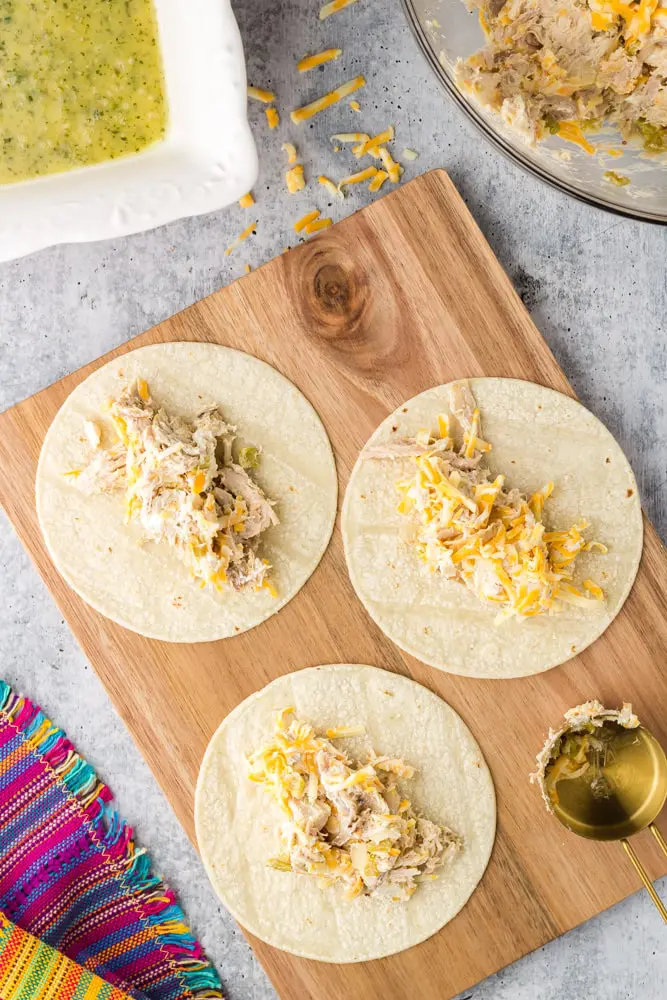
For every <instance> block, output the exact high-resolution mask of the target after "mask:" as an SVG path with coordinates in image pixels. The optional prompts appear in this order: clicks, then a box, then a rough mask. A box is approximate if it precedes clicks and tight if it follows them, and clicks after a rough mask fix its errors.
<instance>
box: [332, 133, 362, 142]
mask: <svg viewBox="0 0 667 1000" xmlns="http://www.w3.org/2000/svg"><path fill="white" fill-rule="evenodd" d="M329 138H330V140H331V142H363V143H366V142H368V140H369V139H370V136H369V135H368V133H367V132H336V134H335V135H331V136H329Z"/></svg>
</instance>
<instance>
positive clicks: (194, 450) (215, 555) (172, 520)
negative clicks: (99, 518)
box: [68, 379, 278, 593]
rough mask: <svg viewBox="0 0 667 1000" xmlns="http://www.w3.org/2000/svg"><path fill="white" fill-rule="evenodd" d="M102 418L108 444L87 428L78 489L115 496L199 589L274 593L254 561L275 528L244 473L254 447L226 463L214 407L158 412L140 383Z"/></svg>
mask: <svg viewBox="0 0 667 1000" xmlns="http://www.w3.org/2000/svg"><path fill="white" fill-rule="evenodd" d="M110 414H111V418H112V420H113V424H114V427H115V430H116V433H117V440H116V441H114V442H113V443H112V444H111V445H110V446H109V447H104V446H103V445H102V431H101V429H100V427H99V426H98V425H97V424H96V423H94V422H93V421H87V422H86V427H85V430H86V436H87V438H88V440H89V442H90V445H91V454H90V458H89V461H88V462H87V464H86V465H85V466H84V467H83V468H82V469H76V470H73V471H72V472H70V473H68V475H71V476H74V477H75V478H76V482H77V485H78V487H79V488H80V489H81V490H83V491H84V492H86V493H91V494H92V493H99V492H108V493H114V492H123V493H124V495H125V511H126V519H127V520H128V521H129V520H130V519H136V520H138V521H139V523H140V525H141V527H142V529H143V533H144V537H145V538H146V540H148V541H153V542H161V541H162V542H167V543H168V544H169V545H170V546H172V547H173V548H174V550H175V551H176V552H177V554H178V556H179V558H180V559H182V560H183V562H184V563H185V565H186V566H187V567H188V569H189V570H190V573H191V575H192V576H193V577H194V578H195V579H196V580H198V581H199V584H200V586H202V587H204V586H210V587H213V588H215V589H216V590H222V589H223V588H224V587H225V586H228V585H230V586H232V587H233V588H234V589H235V590H242V589H244V588H246V587H248V588H251V589H255V590H258V589H260V588H262V587H265V588H267V589H269V590H270V591H271V592H272V593H275V592H274V590H273V586H272V584H271V583H270V581H269V579H268V572H269V570H270V566H269V564H268V562H267V561H266V560H264V559H262V558H260V556H259V555H258V545H259V542H260V538H261V536H262V535H263V534H264V533H265V532H266V530H267V529H268V528H270V527H271V526H272V525H274V524H277V523H278V518H277V516H276V514H275V512H274V510H273V501H271V500H269V499H268V498H267V497H266V496H265V494H264V492H263V491H262V489H261V488H260V487H259V486H258V484H257V483H256V482H255V481H254V480H253V478H252V477H251V475H250V472H251V471H252V469H253V468H255V467H256V466H257V465H258V464H259V449H258V448H252V447H246V448H242V449H241V450H240V452H239V454H238V457H237V459H235V458H234V440H235V434H236V428H235V427H233V426H231V425H230V424H228V423H227V422H226V421H225V419H224V416H223V414H222V412H221V410H220V409H219V408H218V407H217V406H208V407H206V408H205V409H203V410H202V411H201V412H200V413H198V414H197V415H196V416H195V418H194V419H193V420H192V421H188V420H183V419H182V418H180V417H177V416H174V415H173V414H169V413H167V412H166V411H165V410H164V409H163V408H161V407H160V406H158V404H157V403H156V402H155V400H154V399H153V397H152V396H151V393H150V390H149V387H148V385H147V383H146V382H145V381H144V380H143V379H137V380H136V381H135V382H134V383H132V384H131V385H128V386H127V387H126V388H125V389H124V390H123V391H122V392H121V393H120V395H119V396H118V398H117V399H115V400H113V401H112V403H111V405H110Z"/></svg>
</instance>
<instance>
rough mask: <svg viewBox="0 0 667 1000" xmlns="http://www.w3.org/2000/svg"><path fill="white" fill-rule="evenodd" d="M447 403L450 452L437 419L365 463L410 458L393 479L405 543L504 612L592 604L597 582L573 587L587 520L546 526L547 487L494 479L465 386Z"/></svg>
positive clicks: (371, 451) (526, 614) (587, 544)
mask: <svg viewBox="0 0 667 1000" xmlns="http://www.w3.org/2000/svg"><path fill="white" fill-rule="evenodd" d="M450 409H451V412H452V414H453V415H454V417H455V418H456V420H457V422H458V423H459V425H460V427H461V428H462V429H463V442H462V444H461V446H460V447H459V448H458V449H456V447H455V444H454V439H453V437H452V431H451V428H450V418H449V417H448V416H446V415H441V416H439V417H438V424H439V431H438V435H434V434H433V433H432V432H431V431H429V430H422V431H419V433H418V434H417V435H416V437H415V438H413V439H396V440H392V441H389V442H387V443H386V444H381V445H376V446H371V447H368V448H367V449H366V450H365V452H364V455H365V457H366V458H367V459H393V460H396V459H409V460H410V461H411V462H412V463H413V465H414V467H415V469H414V472H413V473H412V474H411V475H410V476H409V477H408V478H406V479H403V480H401V481H399V482H398V484H397V489H398V492H399V494H400V496H401V500H400V503H399V505H398V511H399V513H400V514H403V515H405V517H406V518H408V519H409V521H410V522H411V526H412V527H411V529H410V531H409V533H408V534H409V536H410V537H409V541H410V542H411V543H412V544H414V546H415V547H416V550H417V554H418V556H419V557H420V558H421V559H422V560H423V561H424V562H425V563H426V564H427V565H428V566H429V567H430V569H431V570H433V571H434V572H437V573H439V574H441V575H442V576H443V577H446V578H447V579H448V580H451V581H453V582H455V583H459V584H463V585H464V586H466V587H467V588H468V589H469V590H471V591H472V592H473V593H474V594H475V595H476V596H477V597H478V598H480V599H481V600H483V601H488V602H491V603H492V604H494V605H495V606H496V607H497V609H498V612H499V617H500V618H507V617H515V618H518V619H525V618H531V617H535V616H536V615H543V614H553V613H556V612H558V611H560V610H562V607H563V605H565V604H571V605H572V604H574V605H577V606H579V607H583V608H591V607H592V606H593V605H594V604H595V603H596V601H601V600H603V599H604V594H603V592H602V590H601V588H600V587H599V586H598V585H597V584H595V583H594V582H593V581H592V580H588V579H587V580H584V582H583V590H584V591H586V594H588V595H589V596H586V594H585V593H584V592H583V591H582V590H581V589H580V588H579V587H576V586H574V584H573V583H572V578H573V571H574V563H575V560H576V558H577V556H578V554H579V553H580V552H585V551H590V550H591V549H593V548H598V549H599V550H600V551H602V552H606V551H607V550H606V548H605V546H604V545H602V544H601V543H599V542H591V541H586V539H585V537H584V531H585V529H586V527H587V522H585V521H581V522H580V523H578V524H575V525H572V527H570V528H568V529H567V530H562V531H549V530H547V528H546V527H545V525H544V523H543V522H542V512H543V510H544V505H545V502H546V501H547V500H548V498H549V497H550V496H551V493H552V491H553V488H554V487H553V483H551V482H550V483H547V484H546V485H545V486H544V487H543V488H542V489H541V490H538V491H537V492H536V493H534V494H533V495H532V496H530V497H528V496H527V495H525V494H524V493H522V492H521V491H520V490H518V489H509V488H507V487H506V486H505V477H504V476H503V475H498V476H495V477H492V475H491V473H490V471H489V469H488V467H486V466H485V457H486V455H487V454H488V453H489V452H490V451H491V445H490V444H489V442H488V441H485V440H484V439H483V437H482V427H481V416H480V411H479V409H478V408H477V406H476V404H475V400H474V397H473V395H472V393H471V391H470V389H469V387H468V385H467V383H465V382H457V383H455V384H454V385H453V386H452V387H451V390H450Z"/></svg>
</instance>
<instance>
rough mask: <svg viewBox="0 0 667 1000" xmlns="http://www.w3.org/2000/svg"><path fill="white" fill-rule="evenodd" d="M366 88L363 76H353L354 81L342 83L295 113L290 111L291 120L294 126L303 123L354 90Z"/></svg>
mask: <svg viewBox="0 0 667 1000" xmlns="http://www.w3.org/2000/svg"><path fill="white" fill-rule="evenodd" d="M365 86H366V80H365V78H364V77H363V76H355V78H354V80H348V81H347V83H343V84H341V85H340V87H336V89H335V90H332V91H330V92H329V93H328V94H324V96H323V97H318V98H317V100H316V101H311V103H310V104H306V105H304V107H302V108H297V110H296V111H292V114H291V118H292V121H293V122H294V124H295V125H298V124H299V122H305V121H307V120H308V119H309V118H312V117H313V115H316V114H318V113H319V112H320V111H324V110H325V109H326V108H330V107H331V105H332V104H337V103H338V101H342V100H343V98H344V97H348V96H349V95H350V94H353V93H354V92H355V90H359V89H360V87H365Z"/></svg>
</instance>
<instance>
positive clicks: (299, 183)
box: [285, 163, 306, 194]
mask: <svg viewBox="0 0 667 1000" xmlns="http://www.w3.org/2000/svg"><path fill="white" fill-rule="evenodd" d="M285 183H286V184H287V190H288V191H289V193H290V194H297V192H298V191H303V189H304V188H305V186H306V181H305V179H304V176H303V163H297V164H295V166H293V167H292V168H291V169H290V170H288V171H286V173H285Z"/></svg>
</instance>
